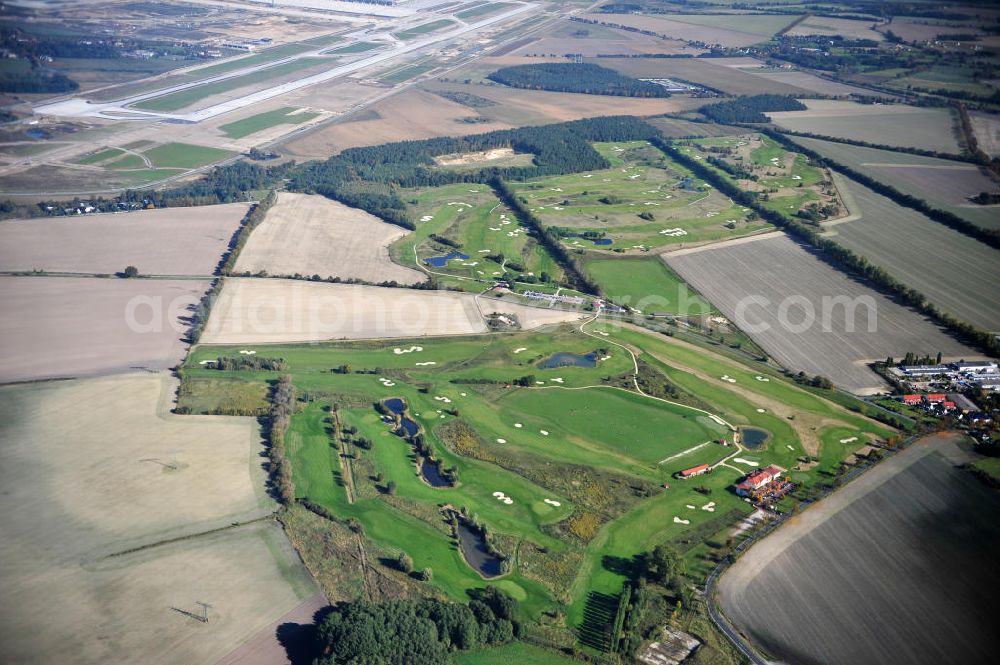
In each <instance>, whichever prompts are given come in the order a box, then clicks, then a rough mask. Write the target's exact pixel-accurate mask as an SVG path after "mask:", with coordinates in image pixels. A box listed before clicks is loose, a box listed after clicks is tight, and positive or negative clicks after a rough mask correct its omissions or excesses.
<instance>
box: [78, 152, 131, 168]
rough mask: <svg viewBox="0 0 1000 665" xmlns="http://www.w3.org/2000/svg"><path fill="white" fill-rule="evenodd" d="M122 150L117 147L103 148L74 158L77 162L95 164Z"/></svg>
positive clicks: (119, 153)
mask: <svg viewBox="0 0 1000 665" xmlns="http://www.w3.org/2000/svg"><path fill="white" fill-rule="evenodd" d="M121 154H123V152H122V151H121V150H119V149H118V148H107V149H105V150H100V151H98V152H95V153H94V154H92V155H87V156H86V157H82V158H81V159H78V160H76V163H77V164H97V163H98V162H103V161H104V160H106V159H111V158H112V157H115V156H116V155H121Z"/></svg>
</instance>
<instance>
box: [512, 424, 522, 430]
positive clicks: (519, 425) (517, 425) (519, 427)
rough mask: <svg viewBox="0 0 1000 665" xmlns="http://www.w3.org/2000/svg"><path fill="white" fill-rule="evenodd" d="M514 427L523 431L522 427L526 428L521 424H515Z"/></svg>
mask: <svg viewBox="0 0 1000 665" xmlns="http://www.w3.org/2000/svg"><path fill="white" fill-rule="evenodd" d="M514 427H516V428H518V429H521V428H522V427H524V425H522V424H521V423H514Z"/></svg>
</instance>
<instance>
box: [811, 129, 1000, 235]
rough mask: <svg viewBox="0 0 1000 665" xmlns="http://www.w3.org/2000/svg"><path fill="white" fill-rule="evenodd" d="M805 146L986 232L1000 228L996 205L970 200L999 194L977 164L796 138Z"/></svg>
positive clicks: (999, 216) (994, 184) (994, 185)
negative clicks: (985, 195)
mask: <svg viewBox="0 0 1000 665" xmlns="http://www.w3.org/2000/svg"><path fill="white" fill-rule="evenodd" d="M792 139H793V140H794V141H796V142H798V143H800V144H801V145H803V146H805V147H807V148H809V149H811V150H815V151H816V152H818V153H820V154H821V155H823V156H825V157H829V158H830V159H832V160H834V161H836V162H839V163H841V164H843V165H844V166H848V167H850V168H852V169H855V170H857V171H860V172H862V173H864V174H866V175H869V176H871V177H873V178H876V179H878V180H879V181H881V182H884V183H886V184H887V185H891V186H892V187H895V188H896V189H898V190H899V191H901V192H903V193H904V194H910V195H911V196H915V197H917V198H919V199H923V200H924V201H927V202H928V203H929V204H931V205H932V206H935V207H938V208H942V209H944V210H947V211H949V212H952V213H954V214H956V215H958V216H959V217H962V218H963V219H966V220H968V221H970V222H972V223H973V224H976V225H978V226H981V227H983V228H986V229H996V228H1000V215H997V207H996V206H979V205H976V204H974V203H971V202H969V197H972V196H975V195H976V194H979V193H980V192H996V191H998V187H997V185H996V183H994V182H993V180H991V179H990V178H989V177H988V176H986V175H984V174H983V173H982V172H981V171H980V170H979V167H977V166H976V165H974V164H969V163H968V162H957V161H952V160H949V159H936V158H933V157H921V156H919V155H908V154H906V153H899V152H893V151H889V150H878V149H875V148H864V147H861V146H854V145H849V144H845V143H836V142H834V141H821V140H818V139H806V138H799V137H792Z"/></svg>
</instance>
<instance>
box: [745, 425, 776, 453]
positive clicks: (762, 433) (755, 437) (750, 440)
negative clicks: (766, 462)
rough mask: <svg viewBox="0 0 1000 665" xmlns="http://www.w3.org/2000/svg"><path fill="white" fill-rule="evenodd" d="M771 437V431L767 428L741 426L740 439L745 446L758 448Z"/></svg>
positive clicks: (751, 448) (753, 448) (752, 448)
mask: <svg viewBox="0 0 1000 665" xmlns="http://www.w3.org/2000/svg"><path fill="white" fill-rule="evenodd" d="M770 438H771V433H770V432H768V431H767V430H766V429H759V428H757V427H741V428H740V441H741V442H742V443H743V445H744V446H746V447H747V448H749V449H750V450H756V449H758V448H760V447H761V446H763V445H764V444H765V443H767V440H768V439H770Z"/></svg>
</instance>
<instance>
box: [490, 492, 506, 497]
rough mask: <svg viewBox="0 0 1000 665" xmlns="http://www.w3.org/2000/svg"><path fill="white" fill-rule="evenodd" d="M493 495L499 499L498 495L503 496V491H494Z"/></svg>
mask: <svg viewBox="0 0 1000 665" xmlns="http://www.w3.org/2000/svg"><path fill="white" fill-rule="evenodd" d="M493 496H495V497H497V498H498V499H499V498H500V497H502V496H504V493H503V492H494V493H493Z"/></svg>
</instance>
